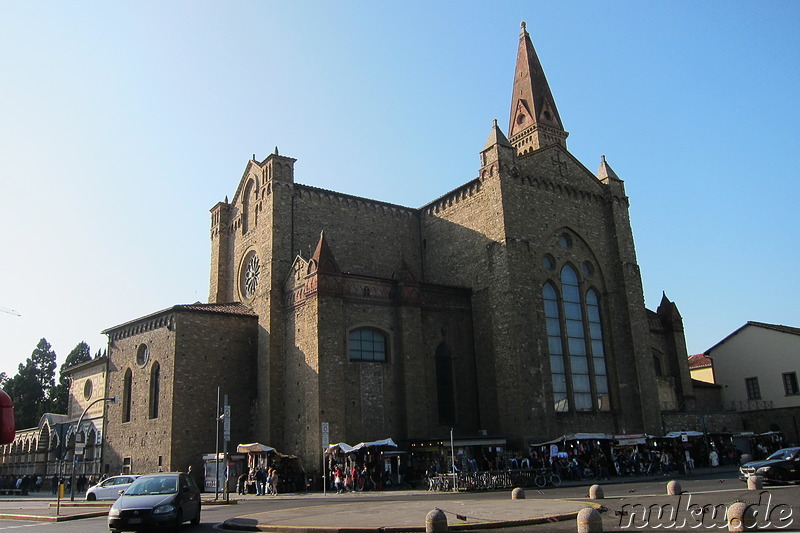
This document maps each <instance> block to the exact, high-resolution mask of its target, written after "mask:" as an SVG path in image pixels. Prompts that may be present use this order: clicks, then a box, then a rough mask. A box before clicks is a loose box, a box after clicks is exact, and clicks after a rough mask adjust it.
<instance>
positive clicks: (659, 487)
mask: <svg viewBox="0 0 800 533" xmlns="http://www.w3.org/2000/svg"><path fill="white" fill-rule="evenodd" d="M715 474H716V473H712V474H709V475H704V476H694V477H691V478H682V479H679V482H680V483H681V486H682V489H683V492H684V493H683V494H681V495H680V496H667V495H666V484H667V481H668V480H667V479H663V478H650V479H646V480H631V481H627V480H626V482H623V483H619V482H615V483H607V484H603V489H604V492H605V498H604V499H603V500H599V501H597V503H600V504H601V505H603V506H604V507H605V508H606V511H605V512H603V513H602V514H601V516H602V522H603V528H604V531H635V530H638V531H664V530H668V531H704V530H705V531H715V530H716V531H719V530H725V529H726V527H725V526H726V523H725V517H724V509H725V508H726V507H727V505H728V504H730V503H732V502H735V501H746V502H749V503H751V504H752V505H754V506H755V507H756V509H758V511H759V514H758V518H759V520H760V522H759V523H758V524H757V525H758V526H759V529H760V530H762V531H770V530H771V531H800V486H795V485H790V486H783V487H767V488H766V490H764V491H747V490H746V487H745V485H744V483H742V482H741V481H739V480H738V479H736V478H735V477H734V474H733V473H732V472H727V473H725V472H720V473H718V475H715ZM615 481H619V480H615ZM590 484H591V482H586V483H579V484H573V485H570V486H562V487H559V488H548V489H544V490H535V489H534V490H531V489H528V490H527V491H526V499H535V500H536V501H537V503H536V505H539V506H541V507H542V508H544V509H547V508H548V503H547V502H548V500H549V501H552V503H553V504H554V505H555V504H556V501H555V500H560V501H563V500H569V501H577V502H579V504H580V502H585V501H588V500H586V499H585V498H586V496H587V492H588V487H589V486H590ZM232 497H236V498H239V497H237V496H235V495H233V496H232ZM509 500H510V492H509V491H491V492H474V493H456V494H452V493H430V492H427V491H385V492H371V493H356V494H341V495H337V494H328V495H322V494H286V495H280V496H277V497H260V498H259V497H246V498H242V499H239V500H238V501H237V503H236V505H224V506H220V505H204V507H203V517H202V523H201V525H200V526H197V527H194V528H192V527H190V526H188V524H187V525H186V526H185V529H184V530H185V531H187V532H189V531H191V532H195V531H196V532H204V531H219V530H220V529H219V528H220V524H222V523H223V522H225V521H226V520H230V519H232V518H236V517H255V518H256V519H259V517H262V516H271V514H270V513H274V512H277V511H280V512H283V513H288V514H289V515H295V516H301V517H302V516H310V515H311V514H322V515H324V516H328V517H329V518H330V524H329V525H330V526H331V527H332V528H336V527H342V528H344V527H347V526H348V514H347V512H345V511H346V509H347V508H348V507H351V508H352V506H353V504H357V505H359V506H361V507H362V508H365V509H368V510H370V509H371V510H373V511H374V514H376V516H381V514H379V513H380V511H381V510H383V514H385V515H391V514H393V513H394V514H396V515H398V516H399V515H403V517H404V518H405V519H410V520H411V522H414V523H418V524H419V527H424V524H425V514H426V512H427V511H426V510H427V509H429V508H430V509H433V508H440V509H442V510H443V511H445V513H446V516H447V518H448V523H449V524H450V525H451V526H457V525H459V524H461V523H463V522H464V521H463V520H462V518H466V519H467V521H468V522H475V521H480V520H481V519H483V518H485V517H483V516H480V510H481V509H490V508H492V506H493V505H496V506H500V505H508V502H509ZM52 501H53V500H51V499H49V498H35V497H30V498H16V499H14V498H6V499H4V500H3V501H0V513H10V512H20V513H21V512H23V511H31V510H34V509H35V510H38V511H39V512H41V513H43V514H44V513H45V512H46V511H45V509H49V505H50V503H52ZM531 503H532V502H531ZM412 504H413V505H412ZM579 507H580V505H579ZM412 508H413V509H417V510H416V511H414V513H411V514H409V513H408V512H407V510H409V509H412ZM472 511H475V512H472ZM50 512H51V511H50ZM417 514H418V516H417ZM386 518H387V519H388V518H390V517H389V516H386ZM12 530H13V531H20V530H22V531H25V532H26V533H36V532H50V533H53V532H55V531H58V532H59V533H60V532H64V533H77V532H86V533H92V532H105V531H108V529H107V526H106V519H105V517H102V516H101V517H96V518H85V519H81V520H76V521H68V522H59V523H54V522H36V521H33V520H0V531H12ZM481 531H502V532H505V533H521V532H522V531H528V532H534V533H536V532H537V531H542V532H545V531H547V532H550V531H555V532H565V531H577V523H576V522H575V520H568V521H559V522H546V523H544V524H542V525H525V526H519V527H511V528H503V529H498V528H491V527H484V528H482V529H481Z"/></svg>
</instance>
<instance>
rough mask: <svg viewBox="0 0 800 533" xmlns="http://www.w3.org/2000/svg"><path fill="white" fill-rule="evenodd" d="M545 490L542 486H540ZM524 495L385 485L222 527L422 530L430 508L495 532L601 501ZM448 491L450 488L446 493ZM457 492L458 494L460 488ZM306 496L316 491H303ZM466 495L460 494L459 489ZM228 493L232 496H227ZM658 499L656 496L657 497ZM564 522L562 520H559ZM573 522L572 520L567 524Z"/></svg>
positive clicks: (457, 525) (312, 531) (570, 515)
mask: <svg viewBox="0 0 800 533" xmlns="http://www.w3.org/2000/svg"><path fill="white" fill-rule="evenodd" d="M735 470H736V467H735V466H729V467H721V468H714V469H711V468H707V469H696V470H694V471H692V472H691V473H690V474H689V475H683V476H674V477H665V476H661V475H660V474H659V475H654V476H624V477H621V476H615V477H612V478H611V479H610V480H593V479H583V480H576V481H565V482H563V483H562V485H561V486H562V487H582V488H585V489H587V490H588V488H589V487H590V486H591V485H593V484H595V483H598V484H601V485H614V484H622V483H632V482H641V481H662V480H663V481H664V482H665V483H666V481H668V480H669V479H687V478H692V477H701V476H709V477H714V476H716V475H725V476H726V477H730V474H731V473H733V472H735ZM543 490H545V491H546V490H548V489H546V488H545V489H543ZM526 493H527V499H524V500H512V499H511V495H510V494H509V495H508V498H507V499H491V500H478V499H474V498H466V497H465V498H463V499H443V498H437V494H442V493H436V492H428V491H424V490H412V491H402V490H387V491H382V492H369V493H355V494H352V493H348V494H347V495H343V496H344V497H353V498H356V501H352V502H338V503H335V504H321V505H318V506H307V507H296V508H292V509H281V510H272V511H264V512H259V513H253V514H250V515H246V516H240V517H237V518H232V519H229V520H227V521H225V522H224V523H223V525H222V528H223V529H229V530H237V531H269V532H293V533H296V532H298V531H303V532H307V533H345V532H347V533H350V532H357V533H372V532H375V533H379V532H401V531H403V532H405V531H425V519H426V517H427V515H428V513H429V512H430V511H432V510H433V509H436V508H438V509H440V510H442V511H443V512H444V513H445V516H446V517H447V522H448V526H449V529H450V530H451V531H469V530H472V531H476V530H483V531H495V530H501V529H503V528H520V527H524V526H534V525H537V524H545V525H543V526H542V529H543V530H545V531H546V530H551V529H554V528H555V527H556V524H557V523H559V522H564V521H572V520H575V519H576V517H577V514H578V512H579V511H580V510H581V509H583V508H585V507H596V508H599V507H602V505H601V504H602V503H604V502H603V501H600V500H597V501H592V500H585V499H554V498H551V499H543V498H535V497H534V498H532V497H531V496H532V495H533V496H536V495H537V494H542V493H543V491H542V490H540V489H526ZM450 494H452V493H450ZM462 494H463V493H462ZM306 496H308V497H311V498H315V497H321V496H323V495H322V494H318V493H317V494H308V495H306ZM373 496H374V497H380V496H384V497H386V496H388V497H394V498H393V499H392V501H388V502H387V501H376V498H374V497H373ZM465 496H466V494H465ZM232 497H233V496H232ZM236 498H241V499H248V500H249V499H258V500H264V501H269V498H270V497H269V496H267V497H256V496H241V495H236ZM658 499H659V500H660V499H662V498H661V497H659V498H658ZM564 525H566V524H564ZM569 527H570V528H574V527H576V524H574V522H573V523H572V524H571V525H570V526H569Z"/></svg>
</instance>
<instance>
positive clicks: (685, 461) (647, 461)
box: [425, 437, 784, 487]
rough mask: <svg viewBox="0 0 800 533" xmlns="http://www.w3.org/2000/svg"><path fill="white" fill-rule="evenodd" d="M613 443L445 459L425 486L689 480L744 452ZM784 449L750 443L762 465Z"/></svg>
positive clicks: (723, 443)
mask: <svg viewBox="0 0 800 533" xmlns="http://www.w3.org/2000/svg"><path fill="white" fill-rule="evenodd" d="M614 444H615V443H614V442H613V441H608V440H605V441H586V442H584V441H581V442H580V443H576V442H564V443H559V444H551V445H543V446H539V447H532V448H531V449H530V450H529V453H528V454H527V455H524V456H523V455H520V454H518V453H513V452H511V453H509V452H504V453H491V452H489V453H485V454H484V455H483V456H482V457H480V458H472V457H469V456H468V455H466V454H465V453H460V454H457V455H456V456H455V462H456V464H455V467H454V466H453V465H452V463H451V458H450V457H449V455H443V456H441V457H436V458H433V459H432V460H429V462H428V463H427V465H428V466H427V469H426V471H425V477H426V480H427V486H428V487H433V486H436V483H435V482H434V480H435V478H436V477H437V476H439V475H441V474H444V473H450V472H452V471H453V470H455V471H456V472H478V471H505V470H517V469H519V470H531V471H537V470H547V471H549V472H552V473H554V474H557V475H558V476H559V477H560V478H561V479H562V480H567V481H583V480H607V479H610V477H611V476H672V475H676V474H678V475H680V474H688V473H689V472H691V471H692V470H694V469H695V468H699V467H711V468H714V467H718V466H720V465H723V466H725V465H738V464H740V462H741V460H742V457H741V456H742V452H741V451H740V450H739V449H738V448H737V447H736V445H735V443H734V442H733V440H732V439H725V438H720V439H716V440H715V439H706V438H696V437H695V438H691V439H687V440H685V441H684V440H681V439H677V438H676V439H672V438H670V439H664V438H662V439H653V440H648V441H647V442H642V443H639V444H635V445H614ZM783 446H784V443H783V441H782V439H781V438H771V439H768V440H764V441H753V442H752V443H751V448H752V458H753V459H764V458H766V457H767V456H768V455H769V454H770V453H772V452H774V451H776V450H777V449H779V448H781V447H783Z"/></svg>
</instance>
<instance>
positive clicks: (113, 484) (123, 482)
mask: <svg viewBox="0 0 800 533" xmlns="http://www.w3.org/2000/svg"><path fill="white" fill-rule="evenodd" d="M137 477H139V476H134V475H130V476H114V477H109V478H106V479H104V480H103V481H101V482H100V483H98V484H97V485H95V486H93V487H89V490H87V491H86V499H87V500H88V501H90V502H92V501H94V500H116V499H117V498H119V491H121V490H125V489H127V488H128V487H129V486H130V484H131V483H133V480H134V479H136V478H137Z"/></svg>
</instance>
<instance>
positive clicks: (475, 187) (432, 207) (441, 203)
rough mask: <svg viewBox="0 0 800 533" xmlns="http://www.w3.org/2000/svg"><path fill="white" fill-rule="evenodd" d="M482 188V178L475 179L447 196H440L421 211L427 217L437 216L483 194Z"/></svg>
mask: <svg viewBox="0 0 800 533" xmlns="http://www.w3.org/2000/svg"><path fill="white" fill-rule="evenodd" d="M482 187H483V184H482V180H481V179H480V178H475V179H474V180H472V181H468V182H467V183H465V184H464V185H462V186H461V187H458V188H456V189H453V190H452V191H450V192H448V193H447V194H445V195H443V196H440V197H439V198H437V199H436V200H434V201H432V202H430V203H429V204H426V205H424V206H422V207H421V208H420V211H421V212H422V213H423V214H425V215H436V214H437V213H439V212H440V211H444V210H446V209H447V208H449V207H452V206H454V205H458V204H459V203H460V202H462V201H464V200H467V199H469V198H472V197H473V196H475V195H477V194H478V193H480V192H481V189H482Z"/></svg>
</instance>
